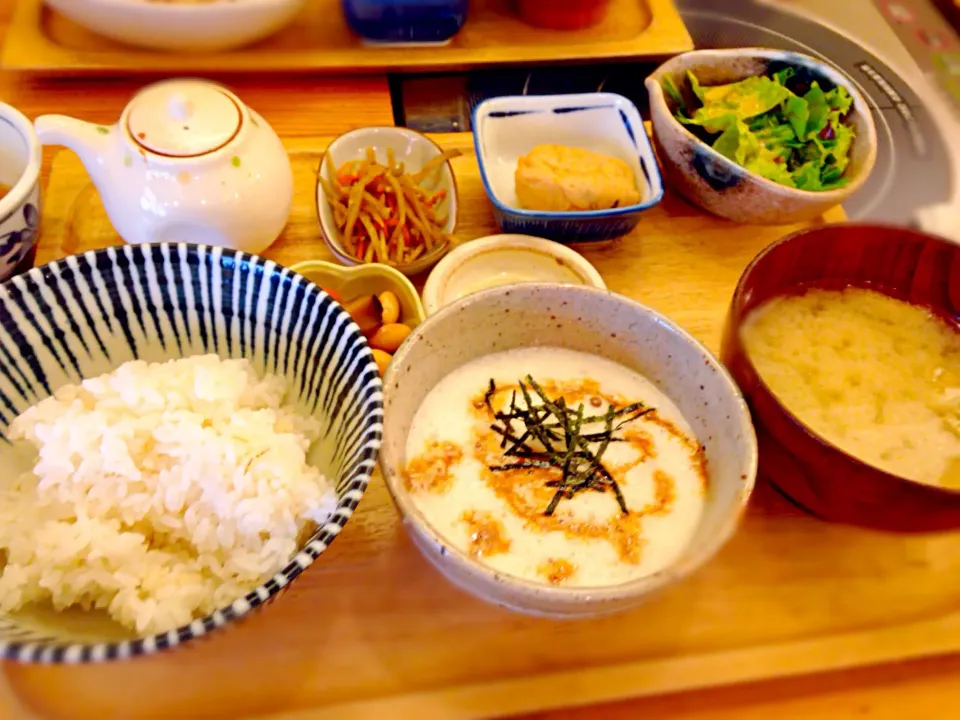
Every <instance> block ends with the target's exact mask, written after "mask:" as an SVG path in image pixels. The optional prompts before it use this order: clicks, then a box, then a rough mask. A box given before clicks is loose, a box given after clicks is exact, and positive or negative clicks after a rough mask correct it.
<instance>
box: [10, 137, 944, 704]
mask: <svg viewBox="0 0 960 720" xmlns="http://www.w3.org/2000/svg"><path fill="white" fill-rule="evenodd" d="M438 140H439V142H440V143H441V144H442V145H444V146H446V147H456V148H458V149H460V150H462V151H463V153H464V156H463V157H461V158H458V159H457V160H455V161H454V165H455V171H456V173H457V177H458V185H459V188H460V192H461V208H462V212H463V215H462V217H461V223H460V228H459V233H458V236H459V239H460V240H469V239H472V238H476V237H478V236H481V235H486V234H488V233H492V232H495V228H494V226H493V218H492V215H491V213H490V209H489V204H488V202H487V201H486V198H485V196H484V192H483V187H482V184H481V181H480V178H479V175H478V171H477V166H476V160H475V157H474V156H473V146H472V143H471V139H470V136H469V135H449V136H438ZM325 145H326V143H325V141H318V140H300V141H295V142H289V143H288V148H289V150H290V152H291V156H292V159H293V164H294V169H295V182H296V198H295V202H294V205H295V207H294V211H293V215H292V218H291V222H290V225H289V226H288V228H287V230H286V232H285V233H284V236H283V237H282V238H281V240H280V241H279V242H278V243H277V244H276V245H275V246H274V247H273V248H272V249H271V250H270V251H269V252H268V253H267V254H268V255H269V256H270V257H272V258H274V259H276V260H278V261H280V262H282V263H286V264H289V263H293V262H296V261H299V260H304V259H308V258H329V257H330V256H329V254H328V252H327V251H326V249H325V247H324V245H323V243H322V240H321V239H320V236H319V232H318V230H317V224H316V220H315V218H314V210H313V169H314V168H315V167H316V165H317V162H318V160H319V157H320V152H321V151H322V150H323V148H324V147H325ZM45 197H46V205H45V208H44V212H45V214H44V218H43V222H42V232H41V247H40V253H39V260H40V261H41V262H43V261H47V260H50V259H52V258H54V257H58V256H61V255H63V254H65V253H68V252H77V251H82V250H87V249H92V248H96V247H99V246H102V245H104V244H110V243H116V242H118V239H117V237H116V235H115V233H114V232H113V230H112V229H111V228H110V225H109V223H108V222H107V220H106V218H105V217H104V214H103V209H102V206H101V205H100V201H99V198H98V196H97V194H96V192H95V191H94V190H93V189H92V187H91V186H90V185H89V181H88V179H87V176H86V174H85V172H84V171H83V169H82V168H81V166H80V164H79V162H78V161H77V159H76V158H75V157H74V156H73V155H72V154H71V153H69V152H62V153H60V154H59V155H57V156H56V158H55V159H54V163H53V171H52V175H51V180H50V184H49V187H48V189H47V191H46V196H45ZM829 219H831V220H838V219H842V213H840V212H837V213H835V214H831V216H830V218H829ZM791 229H792V228H754V227H750V228H748V227H742V226H737V225H734V224H732V223H728V222H725V221H721V220H718V219H715V218H712V217H708V216H706V215H704V214H702V213H701V212H699V211H698V210H696V209H694V208H692V207H691V206H689V205H687V204H686V203H685V202H683V201H681V200H679V199H677V198H676V197H674V196H672V195H670V194H668V195H667V197H666V198H665V199H664V201H663V203H662V205H660V206H659V207H658V208H656V209H654V210H651V211H650V212H648V213H647V215H646V216H645V217H644V219H643V220H642V221H641V223H640V225H639V227H638V228H637V230H636V231H635V232H634V233H633V234H632V235H630V236H628V237H626V238H623V239H622V240H620V241H616V242H613V243H609V244H607V245H605V246H604V247H589V248H588V247H584V248H582V249H583V252H584V254H585V255H586V256H587V258H588V259H589V260H590V261H591V262H593V263H594V265H596V267H597V268H598V269H599V270H600V272H601V273H602V274H603V276H604V277H605V279H606V281H607V283H608V285H609V287H610V288H611V289H612V290H615V291H618V292H621V293H624V294H626V295H629V296H631V297H633V298H636V299H638V300H640V301H642V302H645V303H647V304H649V305H651V306H653V307H655V308H657V309H658V310H660V311H662V312H665V313H666V314H668V315H670V316H672V317H673V318H675V319H676V320H677V321H679V322H680V323H681V324H682V325H684V326H685V327H686V328H687V329H689V330H690V331H692V332H693V333H694V334H695V335H696V336H698V337H699V338H700V339H701V340H703V341H704V342H706V343H707V344H708V345H709V346H710V347H711V348H713V349H714V350H716V349H717V347H718V344H719V340H720V330H721V324H722V322H723V317H724V313H725V310H726V306H727V302H728V300H729V297H730V295H731V293H732V291H733V288H734V285H735V283H736V281H737V278H738V276H739V274H740V272H741V271H742V269H743V267H744V266H745V265H746V264H747V262H748V261H749V260H750V259H751V258H752V257H753V256H754V254H755V253H757V252H758V251H759V250H760V249H762V248H763V247H764V246H765V245H767V244H768V243H770V242H771V241H773V240H774V239H776V238H777V237H779V236H780V235H782V234H784V233H785V232H788V231H789V230H791ZM958 599H960V535H958V534H944V535H936V536H913V537H902V536H893V535H883V534H879V533H875V532H867V531H863V530H858V529H854V528H849V527H843V526H838V525H829V524H826V523H823V522H820V521H818V520H815V519H813V518H811V517H808V516H806V515H804V514H803V513H801V512H800V511H798V510H797V509H795V508H794V507H793V506H791V505H790V504H788V503H787V502H786V501H785V500H783V499H782V498H781V497H780V496H779V495H777V494H776V493H775V492H774V491H773V490H771V489H770V488H769V486H768V485H766V484H764V483H761V484H760V485H759V486H758V489H757V492H756V494H755V496H754V501H753V503H752V505H751V509H750V511H749V512H748V514H747V516H746V518H745V521H744V526H743V528H742V530H741V531H740V533H739V534H738V535H737V536H736V537H735V538H734V539H733V540H732V541H731V543H730V544H729V545H728V546H727V547H726V548H725V549H724V550H723V552H722V553H721V554H720V555H719V556H718V557H717V558H716V559H715V560H714V561H713V562H711V563H710V564H708V565H707V566H706V567H705V568H703V569H702V570H701V571H700V572H698V573H697V574H696V575H695V576H693V577H692V578H690V579H689V580H688V581H687V582H685V583H683V584H681V585H680V586H678V587H676V588H674V589H672V590H670V591H668V592H666V593H665V594H663V595H662V596H660V597H658V598H657V599H655V600H652V601H651V602H650V603H649V604H647V605H646V606H644V607H642V608H639V609H637V610H635V611H632V612H628V613H625V614H620V615H616V616H612V617H608V618H603V619H598V620H588V621H567V622H561V621H551V620H543V619H537V618H528V617H524V616H521V615H515V614H511V613H509V612H507V611H505V610H501V609H498V608H495V607H491V606H488V605H486V604H484V603H482V602H480V601H479V600H475V599H473V598H472V597H470V596H468V595H466V594H464V593H463V592H460V591H458V590H456V589H455V588H453V587H452V586H450V585H449V584H448V583H447V582H446V581H444V580H443V579H442V578H441V577H440V575H439V574H438V573H437V572H436V571H435V570H433V569H432V567H431V566H429V565H428V563H427V561H426V560H424V559H423V558H422V557H421V556H420V555H419V553H418V551H417V550H416V549H415V548H414V547H413V545H412V544H411V543H410V542H409V540H408V539H407V537H406V535H405V533H404V531H403V530H402V528H401V526H400V523H399V521H398V517H397V514H396V512H395V510H394V507H393V505H392V503H391V501H390V498H389V496H388V493H387V491H386V488H385V487H384V485H383V483H382V481H380V480H379V479H375V481H374V482H373V483H372V484H371V486H370V489H369V491H368V492H367V495H366V496H365V497H364V500H363V502H362V503H361V504H360V508H359V510H358V512H357V514H356V515H355V516H354V518H353V519H352V520H351V521H350V523H349V524H348V525H347V527H346V529H345V530H344V532H343V534H342V536H341V537H340V538H339V539H338V540H337V541H336V542H335V543H334V544H333V546H332V547H331V548H330V550H328V551H327V552H326V553H325V554H324V556H323V558H321V560H320V562H319V563H317V564H316V565H314V566H313V567H311V568H310V570H308V571H307V572H306V573H305V574H304V576H303V577H302V578H300V579H299V580H298V581H297V582H296V583H294V585H293V586H292V587H291V590H290V592H289V593H288V594H287V595H285V596H284V597H282V598H281V599H280V600H279V601H278V602H277V603H275V604H274V605H272V606H271V607H269V608H267V609H266V610H265V611H264V612H262V613H257V614H255V615H254V616H252V617H250V618H248V619H246V620H245V621H244V622H243V623H242V624H241V625H240V626H239V627H234V628H232V629H228V630H226V631H224V632H219V633H215V634H214V635H212V636H210V637H209V638H207V639H205V640H202V641H199V642H196V643H192V644H190V645H188V646H186V647H183V648H179V649H177V650H175V651H173V652H171V653H168V654H163V655H160V656H156V657H151V658H144V659H139V660H136V661H133V662H129V663H122V664H110V665H101V666H90V667H72V668H71V667H32V666H13V665H7V666H6V667H5V668H4V673H5V679H6V680H7V682H8V685H9V688H10V689H8V690H7V691H6V695H5V698H6V700H7V701H9V700H10V698H11V692H14V691H15V692H16V694H17V696H18V697H19V698H20V699H21V700H23V701H26V702H28V703H29V704H30V705H32V706H33V707H34V708H35V709H36V710H37V711H38V715H40V716H42V717H44V718H81V717H83V718H87V717H105V718H106V717H113V718H124V719H125V720H138V719H140V718H148V717H149V718H175V717H176V718H180V717H205V718H236V717H241V716H242V717H250V716H254V717H261V718H272V719H273V720H319V719H325V718H338V719H341V718H350V719H351V720H355V719H356V720H365V719H367V718H369V719H370V720H383V719H384V718H389V719H390V720H403V719H404V718H411V719H417V720H421V719H426V718H429V719H430V720H434V718H455V719H460V718H475V717H491V716H496V715H500V716H502V715H507V714H511V713H519V712H525V711H535V710H543V709H547V708H555V707H559V706H565V705H573V704H587V703H595V702H600V701H604V700H612V699H616V698H623V697H630V696H640V695H652V694H655V693H663V692H668V691H675V690H681V689H689V688H696V687H705V686H714V685H720V684H727V683H733V682H739V681H748V680H757V679H761V678H770V677H782V676H787V675H791V674H798V673H804V672H812V671H819V670H828V669H837V668H843V667H851V666H856V665H863V664H868V663H876V662H881V661H889V660H895V659H906V658H916V657H921V656H927V655H933V654H939V653H946V652H950V651H955V650H960V612H958V611H957V605H958ZM3 700H4V695H3V691H2V690H0V708H3V707H4V704H3ZM0 714H2V713H0ZM3 717H4V718H7V717H12V718H17V720H19V718H20V717H26V715H13V716H11V715H9V714H7V715H3Z"/></svg>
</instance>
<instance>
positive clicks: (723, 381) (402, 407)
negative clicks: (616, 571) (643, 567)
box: [380, 283, 757, 617]
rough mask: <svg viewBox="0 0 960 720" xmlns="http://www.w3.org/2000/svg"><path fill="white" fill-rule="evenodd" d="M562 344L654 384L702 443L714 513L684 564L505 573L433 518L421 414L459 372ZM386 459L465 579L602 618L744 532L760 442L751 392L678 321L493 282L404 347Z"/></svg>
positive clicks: (488, 592)
mask: <svg viewBox="0 0 960 720" xmlns="http://www.w3.org/2000/svg"><path fill="white" fill-rule="evenodd" d="M543 345H548V346H556V347H563V348H569V349H572V350H579V351H582V352H589V353H595V354H597V355H601V356H603V357H606V358H609V359H610V360H613V361H615V362H618V363H621V364H622V365H625V366H626V367H628V368H630V369H632V370H634V371H636V372H638V373H640V374H641V375H644V376H645V377H647V378H648V379H650V380H651V381H652V382H653V383H655V384H656V385H657V386H658V387H659V388H660V390H662V391H663V392H664V393H665V394H666V395H667V396H668V397H670V398H671V399H672V400H673V402H674V403H675V404H676V405H677V407H678V408H679V409H680V411H681V412H682V413H683V415H684V416H685V417H686V419H687V421H688V422H689V423H690V425H691V427H692V428H693V430H694V432H695V433H696V434H697V436H698V437H699V439H700V441H701V442H702V443H703V445H704V448H705V452H706V457H707V463H708V468H709V472H710V486H709V490H708V494H707V499H706V504H705V508H704V515H703V517H702V519H701V522H700V525H699V527H698V528H697V530H696V531H695V533H694V536H693V538H692V540H691V541H690V543H689V545H688V546H687V548H686V550H685V552H684V553H683V554H682V555H681V557H680V559H679V560H678V561H677V562H676V563H675V564H673V565H671V566H669V567H668V568H666V569H665V570H662V571H660V572H658V573H656V574H654V575H650V576H648V577H645V578H641V579H639V580H633V581H631V582H628V583H622V584H619V585H609V586H602V587H562V586H550V585H546V584H541V583H537V582H531V581H528V580H523V579H519V578H516V577H513V576H508V575H503V574H501V573H498V572H496V571H494V570H492V569H490V568H489V567H487V566H485V565H482V564H480V563H479V562H477V561H476V560H474V559H473V558H471V557H469V556H468V555H467V554H465V553H463V552H461V551H460V550H458V549H456V548H454V547H452V546H450V545H449V544H448V543H447V542H446V541H445V540H444V538H443V537H441V536H440V535H439V534H438V532H437V531H436V530H435V529H434V528H433V527H431V526H430V525H429V524H428V523H427V521H426V520H425V519H424V517H423V515H422V514H421V512H420V511H419V510H418V508H417V506H416V505H415V504H414V503H413V502H412V500H411V498H410V496H409V495H408V493H407V490H406V488H405V487H404V484H403V481H402V478H401V469H402V468H403V467H404V466H405V464H406V452H405V445H406V441H407V435H408V433H409V431H410V425H411V422H412V420H413V417H414V415H415V413H416V411H417V409H418V408H419V406H420V404H421V402H422V401H423V400H424V398H425V397H426V395H427V393H428V392H429V391H430V390H431V389H432V388H433V387H434V386H435V385H436V384H437V382H439V381H440V380H441V379H442V378H443V377H445V376H446V375H448V374H449V373H450V372H452V371H453V370H455V369H457V368H458V367H460V366H462V365H464V364H465V363H467V362H469V361H471V360H473V359H474V358H477V357H480V356H483V355H485V354H488V353H495V352H500V351H504V350H510V349H514V348H520V347H530V346H543ZM384 393H385V396H384V412H385V417H386V422H385V427H384V438H383V446H382V450H381V454H380V458H381V459H380V465H381V469H382V470H383V475H384V478H385V479H386V482H387V487H388V488H389V489H390V492H391V494H392V495H393V498H394V500H395V502H396V504H397V507H398V508H399V509H400V512H401V514H402V515H403V518H404V524H405V526H406V528H407V530H408V531H409V532H410V535H411V536H412V538H413V540H414V542H415V543H416V545H417V546H418V547H419V548H420V550H421V552H423V554H424V555H425V556H426V557H427V559H428V560H430V562H431V563H433V564H434V565H435V566H436V567H437V569H438V570H440V572H441V573H443V575H445V576H446V577H447V578H448V579H449V580H450V581H451V582H453V583H454V584H455V585H457V586H459V587H461V588H463V589H464V590H467V591H469V592H471V593H473V594H475V595H477V596H479V597H481V598H483V599H485V600H488V601H490V602H493V603H496V604H498V605H502V606H504V607H507V608H510V609H513V610H517V611H521V612H527V613H531V614H539V615H548V616H556V617H578V616H589V615H597V614H602V613H609V612H614V611H617V610H621V609H625V608H627V607H630V606H632V605H637V604H639V603H640V602H642V601H643V600H644V599H646V598H647V597H649V596H650V595H652V594H653V593H655V592H657V591H659V590H662V589H663V588H665V587H667V586H669V585H673V584H674V583H676V582H678V581H679V580H680V579H682V578H684V577H685V576H687V575H689V574H690V573H692V572H693V571H694V570H695V569H697V568H698V567H699V566H700V565H702V564H704V563H705V562H707V561H708V560H709V559H710V558H711V557H713V556H714V555H715V554H716V552H717V551H718V550H719V549H720V548H721V547H722V546H723V544H724V543H725V542H726V541H727V540H728V539H729V538H730V536H731V535H732V534H733V532H734V530H735V529H736V526H737V522H738V520H739V518H740V515H741V513H742V512H743V510H744V508H745V506H746V503H747V500H748V498H749V496H750V492H751V490H752V489H753V482H754V477H755V475H756V468H757V444H756V437H755V435H754V432H753V426H752V425H751V423H750V415H749V413H748V411H747V406H746V404H745V403H744V400H743V398H742V396H741V395H740V391H739V390H738V389H737V386H736V385H735V384H734V382H733V380H732V379H731V378H730V376H729V375H728V374H727V372H726V370H724V369H723V367H722V366H721V365H720V364H719V363H718V362H717V360H716V359H715V358H714V357H713V356H712V355H711V354H710V352H709V351H708V350H707V349H706V348H705V347H703V345H701V344H700V343H699V342H697V341H696V340H694V339H693V337H691V336H690V335H689V334H687V333H686V332H685V331H684V330H682V329H680V328H679V327H677V326H676V325H675V324H673V323H672V322H671V321H670V320H668V319H667V318H665V317H663V316H662V315H659V314H658V313H656V312H654V311H653V310H650V309H649V308H647V307H645V306H643V305H640V304H639V303H636V302H634V301H633V300H630V299H628V298H626V297H623V296H621V295H616V294H614V293H611V292H608V291H606V290H599V289H596V288H590V287H583V286H576V285H550V284H538V283H529V284H523V285H510V286H501V287H497V288H493V289H491V290H486V291H483V292H480V293H475V294H472V295H468V296H467V297H465V298H462V299H461V300H459V301H457V302H455V303H453V304H451V305H447V306H446V307H444V308H441V309H440V311H439V312H437V313H436V314H435V315H431V316H430V317H428V318H427V320H426V321H425V322H424V323H423V324H422V325H420V327H419V328H418V329H417V330H416V331H415V332H414V333H413V334H412V335H411V336H410V337H409V338H408V339H407V341H406V342H405V343H404V344H403V346H402V347H401V348H400V349H399V350H398V351H397V354H396V355H395V356H394V360H393V362H392V363H391V364H390V368H389V369H388V371H387V373H386V376H385V377H384Z"/></svg>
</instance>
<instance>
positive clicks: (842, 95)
mask: <svg viewBox="0 0 960 720" xmlns="http://www.w3.org/2000/svg"><path fill="white" fill-rule="evenodd" d="M826 98H827V105H829V106H830V109H831V110H836V111H837V112H839V113H840V114H841V115H846V114H847V113H848V112H850V107H851V106H852V105H853V98H852V97H851V96H850V93H848V92H847V89H846V88H845V87H843V86H842V85H837V87H835V88H834V89H833V90H831V91H830V92H828V93H827V94H826Z"/></svg>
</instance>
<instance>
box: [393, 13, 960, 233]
mask: <svg viewBox="0 0 960 720" xmlns="http://www.w3.org/2000/svg"><path fill="white" fill-rule="evenodd" d="M886 2H887V0H876V2H874V0H678V1H677V4H678V7H679V8H680V11H681V14H682V15H683V18H684V21H685V22H686V23H687V25H688V27H689V29H690V31H691V34H692V35H693V38H694V42H695V43H696V45H697V46H698V47H740V46H750V45H765V46H771V47H781V48H784V49H794V50H799V51H801V52H805V53H807V54H810V55H814V56H818V57H820V58H823V59H825V60H828V61H830V62H832V63H834V64H835V65H837V66H839V67H840V68H841V69H843V70H844V71H845V72H846V73H847V74H848V75H850V76H851V77H852V78H853V79H854V81H855V82H857V83H858V84H859V85H860V87H861V89H862V90H863V91H864V93H865V94H866V95H867V97H868V98H869V100H870V102H871V104H872V106H873V111H874V118H875V120H876V121H877V126H878V132H879V134H880V148H879V157H878V164H877V168H876V170H875V172H874V175H873V176H872V177H871V179H870V181H869V183H868V184H867V185H866V186H865V187H864V188H863V189H862V190H860V191H859V192H858V193H857V194H856V195H855V196H854V198H852V199H851V200H850V201H849V202H848V203H846V204H845V206H844V209H845V210H846V212H847V214H848V215H849V216H850V217H851V218H855V219H871V220H876V221H886V222H893V223H901V224H917V220H918V217H920V218H923V220H924V222H923V223H922V224H923V225H924V226H925V227H927V228H928V229H932V230H934V231H941V232H943V233H944V234H950V233H949V232H948V230H950V229H951V228H953V227H954V226H957V227H958V229H960V219H958V217H957V214H956V210H955V208H956V207H957V206H958V205H960V200H958V199H957V197H955V195H958V196H960V194H958V193H957V189H956V185H957V178H958V169H960V123H958V120H957V116H955V115H954V112H953V109H952V103H951V101H950V99H949V94H948V93H947V91H946V90H945V89H944V87H943V85H942V84H940V85H938V84H937V82H936V81H937V80H938V79H939V78H937V77H936V76H935V74H934V73H932V71H931V68H934V67H935V53H934V52H933V51H932V49H930V48H927V47H926V46H925V45H924V44H923V43H922V42H920V41H919V40H918V41H917V42H913V43H910V42H908V43H907V44H904V42H902V41H901V39H900V37H901V36H903V35H904V33H908V34H909V33H917V32H918V31H919V30H921V29H928V28H931V27H936V30H935V31H931V30H927V32H928V33H933V34H937V36H938V37H940V36H941V35H942V37H944V38H947V39H949V40H950V42H953V41H955V40H956V35H955V34H954V33H953V31H952V30H951V29H950V28H949V27H948V26H947V24H946V22H945V21H943V20H942V19H941V18H940V16H939V15H937V14H936V12H935V11H934V10H932V9H931V6H929V4H928V2H927V0H897V2H899V3H901V4H903V5H904V6H905V7H906V6H908V5H909V6H911V7H914V11H913V12H912V13H908V12H907V11H906V10H905V9H903V8H901V9H900V11H899V12H897V11H896V9H895V11H894V12H892V13H891V11H890V8H889V7H888V6H887V5H886V4H883V3H886ZM877 3H880V4H881V7H882V8H883V12H881V10H880V9H878V5H877ZM921 11H922V12H921ZM891 15H893V16H894V17H901V18H904V17H907V16H909V18H910V23H905V22H902V21H901V22H899V23H897V21H893V20H890V17H891ZM934 21H937V22H939V25H935V24H934ZM891 22H895V24H897V30H894V29H893V28H892V26H891V24H890V23H891ZM898 33H899V34H898ZM958 47H960V44H958ZM915 58H916V59H915ZM917 59H919V60H920V61H921V63H923V65H922V66H921V64H918V62H917ZM924 68H925V69H926V71H925V69H924ZM652 69H653V68H652V66H650V65H645V64H634V63H630V64H612V65H594V66H564V67H538V68H533V69H519V70H518V69H509V70H493V71H485V72H477V73H468V74H462V75H447V76H442V77H419V78H401V79H398V80H396V81H395V86H396V87H397V88H398V89H399V96H400V102H399V103H398V105H399V106H400V107H401V108H402V115H403V117H402V118H398V119H399V120H400V121H401V122H404V123H405V124H408V125H410V126H412V127H416V128H417V129H420V130H430V131H456V130H468V129H469V128H470V114H471V111H472V109H473V107H475V105H476V104H477V103H478V102H480V101H481V100H483V99H485V98H487V97H493V96H498V95H511V94H550V93H558V92H593V91H598V90H606V91H609V92H616V93H620V94H622V95H625V96H626V97H628V98H630V99H631V100H633V101H634V102H635V103H636V104H637V105H638V107H639V108H640V110H641V113H644V114H645V113H646V104H647V98H646V92H645V91H644V89H643V79H644V78H645V77H646V75H647V74H649V72H650V71H651V70H652ZM931 206H932V207H933V208H934V210H930V209H929V208H930V207H931ZM955 221H956V222H955Z"/></svg>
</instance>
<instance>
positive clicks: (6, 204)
mask: <svg viewBox="0 0 960 720" xmlns="http://www.w3.org/2000/svg"><path fill="white" fill-rule="evenodd" d="M0 122H6V123H8V124H9V125H10V126H11V127H13V129H14V130H16V131H17V132H18V133H20V136H21V137H22V138H23V140H24V142H25V143H26V145H27V166H26V167H25V168H24V169H23V172H22V173H20V177H19V178H18V179H17V182H16V184H15V185H14V186H13V187H12V188H10V192H8V193H7V194H6V196H5V197H4V198H3V199H2V200H0V223H2V222H4V221H5V220H6V219H7V218H9V217H10V215H11V214H12V213H13V212H15V211H16V210H17V208H19V207H20V206H21V205H23V203H25V202H26V200H27V196H28V195H29V194H30V192H31V191H32V190H33V188H34V187H35V186H36V184H37V182H38V181H39V179H40V166H41V164H42V163H43V149H42V147H41V146H40V140H39V138H37V133H36V132H35V131H34V129H33V123H31V122H30V121H29V120H28V119H27V118H26V116H25V115H24V114H23V113H21V112H20V111H19V110H17V109H16V108H15V107H13V106H11V105H7V104H6V103H2V102H0Z"/></svg>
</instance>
